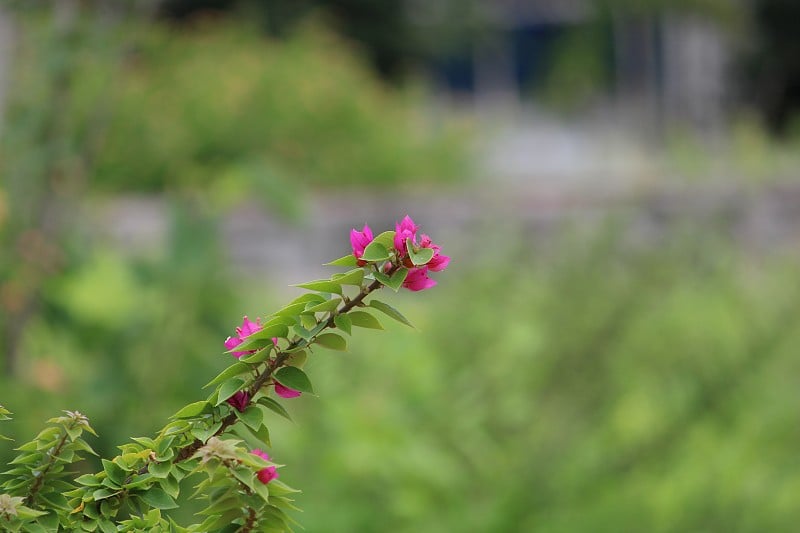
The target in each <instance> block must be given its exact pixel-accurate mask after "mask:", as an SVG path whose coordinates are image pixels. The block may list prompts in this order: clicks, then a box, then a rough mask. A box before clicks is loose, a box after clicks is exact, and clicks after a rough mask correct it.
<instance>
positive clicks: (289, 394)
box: [275, 381, 302, 399]
mask: <svg viewBox="0 0 800 533" xmlns="http://www.w3.org/2000/svg"><path fill="white" fill-rule="evenodd" d="M275 393H276V394H277V395H278V396H280V397H281V398H287V399H288V398H297V397H298V396H300V394H302V393H301V392H300V391H299V390H294V389H290V388H289V387H287V386H285V385H281V384H280V383H278V382H277V381H276V382H275Z"/></svg>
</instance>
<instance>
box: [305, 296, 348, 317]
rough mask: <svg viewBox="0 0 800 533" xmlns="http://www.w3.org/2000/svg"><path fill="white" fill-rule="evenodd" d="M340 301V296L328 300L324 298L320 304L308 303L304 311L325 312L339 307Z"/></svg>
mask: <svg viewBox="0 0 800 533" xmlns="http://www.w3.org/2000/svg"><path fill="white" fill-rule="evenodd" d="M340 303H342V299H341V298H331V299H330V300H326V301H324V302H322V303H321V304H315V305H310V306H309V307H307V308H306V310H305V311H306V313H327V312H329V311H333V310H335V309H336V308H337V307H339V304H340Z"/></svg>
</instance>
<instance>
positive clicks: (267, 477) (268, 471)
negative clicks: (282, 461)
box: [250, 448, 278, 485]
mask: <svg viewBox="0 0 800 533" xmlns="http://www.w3.org/2000/svg"><path fill="white" fill-rule="evenodd" d="M250 453H252V454H253V455H257V456H259V457H261V458H262V459H264V460H265V461H269V455H267V452H264V451H261V450H259V449H258V448H256V449H255V450H252V451H251V452H250ZM257 476H258V480H259V481H260V482H261V483H264V484H265V485H266V484H267V483H269V482H270V481H272V480H273V479H276V478H277V477H278V471H277V469H276V468H275V467H274V466H268V467H266V468H262V469H261V470H259V471H258V474H257Z"/></svg>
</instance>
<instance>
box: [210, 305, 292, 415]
mask: <svg viewBox="0 0 800 533" xmlns="http://www.w3.org/2000/svg"><path fill="white" fill-rule="evenodd" d="M261 328H262V326H261V320H260V319H256V321H255V322H253V321H252V320H250V319H249V318H247V317H246V316H245V317H244V319H243V320H242V325H241V326H240V327H238V328H236V336H235V337H228V338H227V339H225V348H227V349H228V350H229V351H230V350H233V349H234V348H236V347H237V346H239V345H240V344H242V343H243V342H244V341H245V339H247V337H249V336H250V335H252V334H253V333H256V332H257V331H261ZM272 342H273V343H274V344H275V345H277V344H278V339H277V338H273V339H272ZM253 353H255V350H244V351H237V352H231V355H233V356H234V357H236V358H237V359H239V358H240V357H243V356H245V355H250V354H253ZM275 393H276V394H277V395H278V396H280V397H281V398H297V397H298V396H300V394H301V393H300V391H296V390H294V389H290V388H289V387H285V386H284V385H281V384H280V383H278V382H277V381H276V382H275ZM227 401H228V404H230V405H231V406H232V407H234V408H235V409H236V410H237V411H239V412H240V413H241V412H243V411H244V410H245V409H247V406H248V405H249V404H250V394H248V392H247V391H239V392H237V393H236V394H234V395H233V396H231V397H230V398H228V400H227Z"/></svg>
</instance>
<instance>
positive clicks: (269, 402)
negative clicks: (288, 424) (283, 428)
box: [258, 396, 292, 420]
mask: <svg viewBox="0 0 800 533" xmlns="http://www.w3.org/2000/svg"><path fill="white" fill-rule="evenodd" d="M258 404H259V405H263V406H264V407H266V408H267V409H269V410H270V411H272V412H273V413H277V414H279V415H280V416H282V417H283V418H285V419H286V420H291V419H292V417H291V416H290V415H289V411H287V410H286V408H285V407H284V406H282V405H281V404H279V403H278V402H277V401H275V400H273V399H272V398H270V397H269V396H264V397H262V398H259V399H258Z"/></svg>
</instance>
